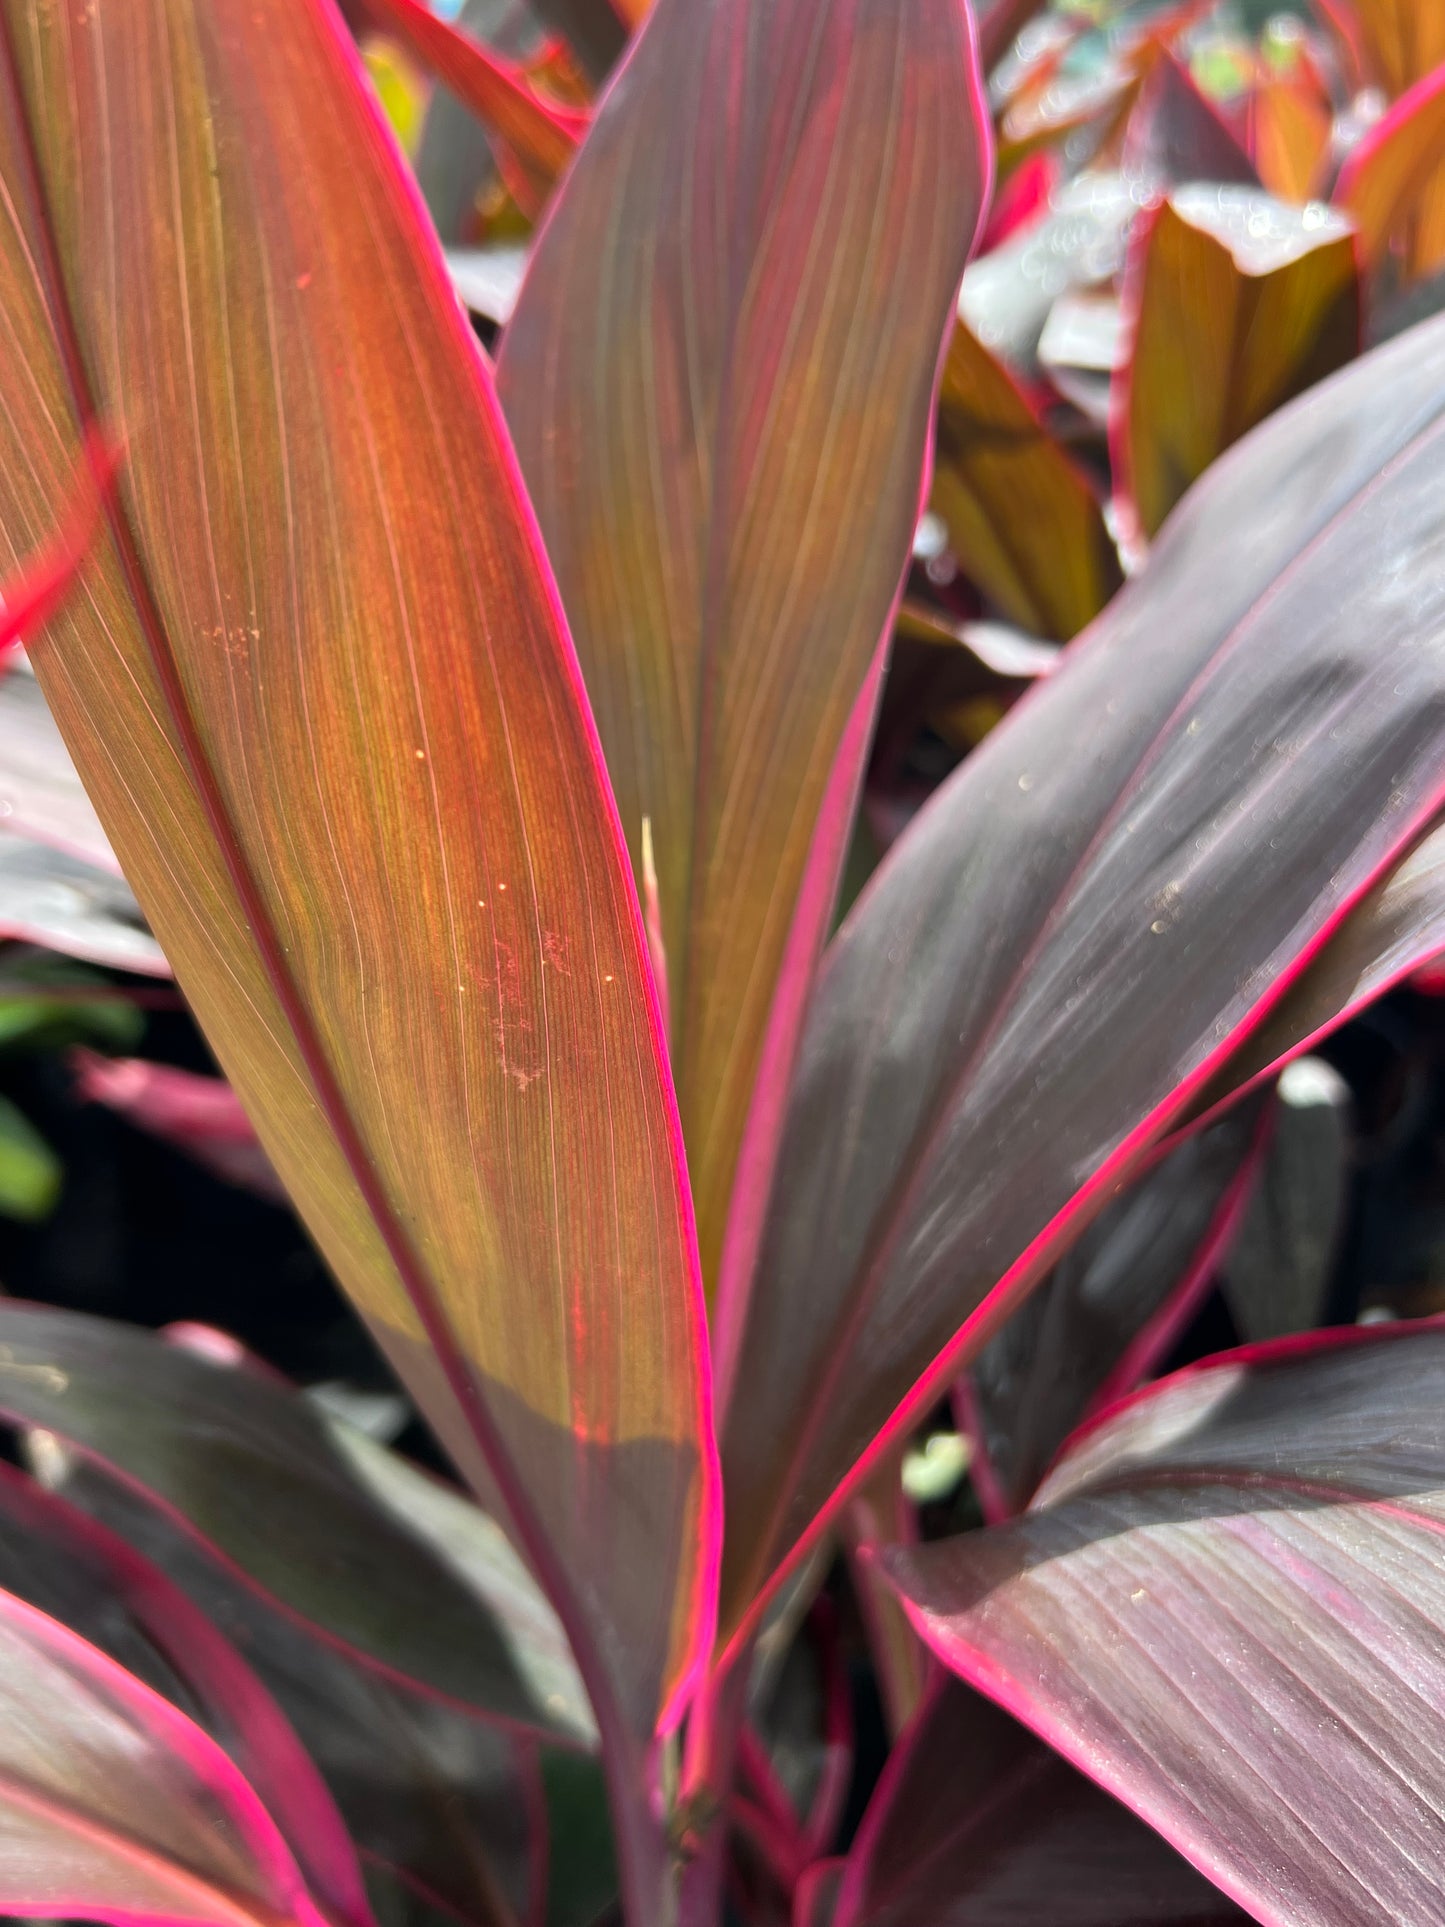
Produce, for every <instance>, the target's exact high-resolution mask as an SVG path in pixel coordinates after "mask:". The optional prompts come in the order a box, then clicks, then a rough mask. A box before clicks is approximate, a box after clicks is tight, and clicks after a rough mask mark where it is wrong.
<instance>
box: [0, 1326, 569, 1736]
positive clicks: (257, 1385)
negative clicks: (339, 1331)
mask: <svg viewBox="0 0 1445 1927" xmlns="http://www.w3.org/2000/svg"><path fill="white" fill-rule="evenodd" d="M0 1412H3V1413H4V1414H5V1415H6V1416H7V1417H8V1418H10V1419H11V1420H13V1421H15V1422H17V1423H20V1424H24V1425H28V1426H36V1427H39V1428H41V1429H42V1430H44V1431H47V1432H53V1433H55V1434H56V1435H57V1436H59V1437H60V1438H62V1439H64V1440H65V1441H66V1442H67V1443H68V1444H70V1445H72V1446H74V1447H75V1448H76V1450H77V1451H79V1452H81V1453H83V1454H84V1455H86V1456H87V1457H88V1458H92V1459H94V1460H96V1461H98V1462H99V1463H100V1464H102V1465H104V1466H106V1467H108V1468H109V1469H110V1470H111V1471H112V1472H114V1473H115V1474H116V1475H117V1476H118V1477H119V1478H121V1479H123V1480H124V1481H125V1482H126V1483H127V1484H128V1485H130V1486H132V1487H134V1488H136V1489H137V1490H139V1491H141V1492H143V1493H144V1494H145V1495H147V1496H148V1497H149V1498H150V1500H151V1501H152V1502H153V1503H154V1504H156V1505H158V1506H160V1507H162V1508H163V1509H164V1510H165V1511H166V1512H167V1513H168V1514H169V1515H170V1516H171V1517H172V1518H174V1519H175V1520H177V1522H178V1523H180V1524H182V1525H184V1526H185V1527H186V1528H187V1529H188V1530H189V1531H190V1532H192V1533H193V1534H194V1535H195V1536H196V1537H197V1538H198V1539H200V1540H201V1541H203V1542H204V1543H205V1544H206V1545H207V1546H209V1547H210V1548H211V1550H212V1552H213V1553H214V1554H215V1555H216V1556H217V1557H218V1558H220V1559H221V1560H222V1561H223V1562H224V1563H225V1564H226V1566H227V1567H228V1568H229V1569H230V1570H232V1571H233V1572H234V1573H235V1574H236V1575H237V1576H238V1577H239V1578H240V1579H242V1580H243V1581H245V1582H246V1583H247V1584H249V1585H251V1586H253V1587H255V1588H256V1589H258V1590H259V1591H260V1592H262V1593H264V1594H265V1595H267V1597H268V1598H269V1599H270V1600H271V1601H272V1602H273V1604H274V1606H275V1607H276V1608H277V1609H279V1610H280V1611H282V1612H284V1613H289V1614H290V1615H291V1616H293V1617H294V1618H296V1619H298V1620H300V1621H302V1622H304V1623H305V1624H306V1625H307V1626H309V1627H310V1628H311V1629H312V1632H313V1634H314V1635H316V1636H319V1637H320V1638H322V1639H327V1640H331V1641H333V1642H335V1643H336V1644H338V1645H340V1646H342V1647H344V1648H346V1649H347V1650H348V1651H349V1652H350V1653H351V1654H352V1655H353V1657H354V1658H355V1659H356V1660H357V1662H358V1663H360V1664H362V1665H369V1666H371V1667H372V1668H373V1669H374V1670H377V1671H379V1672H380V1673H381V1674H383V1675H384V1676H386V1677H393V1678H400V1679H401V1680H402V1681H404V1682H410V1683H411V1684H412V1686H413V1687H414V1689H415V1690H417V1691H423V1692H428V1691H429V1692H431V1693H434V1694H438V1695H441V1696H442V1697H444V1698H446V1699H448V1700H451V1701H454V1702H457V1703H458V1704H460V1705H461V1706H463V1707H465V1708H468V1709H470V1710H471V1712H472V1713H473V1715H474V1716H480V1717H482V1718H491V1719H495V1720H501V1721H503V1722H508V1723H511V1724H514V1725H518V1726H521V1727H522V1728H523V1729H525V1730H527V1731H530V1732H533V1733H537V1734H543V1735H548V1736H550V1737H553V1738H557V1739H561V1740H563V1741H564V1742H566V1741H568V1740H570V1741H571V1742H572V1743H573V1744H576V1743H578V1742H579V1741H581V1742H584V1743H585V1741H586V1740H587V1739H588V1737H589V1735H590V1724H591V1722H590V1717H589V1714H588V1711H587V1706H586V1702H585V1700H584V1699H583V1698H582V1695H581V1692H580V1688H579V1686H578V1683H577V1680H576V1675H575V1673H574V1672H573V1671H572V1668H571V1664H570V1661H569V1659H568V1656H567V1650H566V1644H565V1641H564V1640H563V1638H562V1635H561V1631H560V1628H559V1627H558V1626H557V1623H556V1620H555V1618H554V1617H553V1615H552V1613H551V1611H550V1609H549V1608H548V1607H547V1606H546V1604H545V1602H544V1601H543V1600H542V1599H541V1598H540V1597H539V1595H538V1594H537V1591H536V1588H535V1586H534V1585H533V1584H532V1583H531V1582H530V1581H529V1580H528V1578H527V1576H526V1573H525V1570H524V1569H523V1568H522V1567H521V1565H520V1562H519V1561H518V1560H517V1558H516V1555H515V1554H514V1553H512V1552H511V1550H510V1548H509V1547H508V1545H507V1543H506V1541H505V1539H504V1537H503V1535H502V1534H501V1532H500V1529H499V1528H498V1527H497V1526H496V1525H495V1524H494V1523H493V1522H491V1521H490V1520H488V1519H487V1518H486V1517H485V1515H483V1514H481V1513H479V1512H477V1510H476V1508H475V1507H473V1506H469V1505H468V1504H467V1503H466V1502H465V1501H464V1500H463V1499H462V1498H461V1497H460V1495H459V1494H452V1493H449V1492H447V1491H446V1489H445V1488H443V1487H441V1486H438V1485H437V1484H436V1483H435V1482H434V1481H431V1480H428V1479H426V1478H425V1476H424V1475H423V1474H421V1473H419V1472H414V1471H412V1470H411V1469H410V1468H408V1467H406V1466H405V1465H404V1464H403V1463H402V1462H400V1461H397V1460H395V1458H394V1455H392V1454H390V1453H387V1452H386V1451H385V1449H384V1448H383V1447H381V1446H376V1445H371V1444H370V1443H369V1442H363V1443H361V1444H358V1443H357V1442H356V1440H355V1438H354V1437H353V1435H352V1434H351V1433H350V1432H348V1431H347V1430H346V1429H345V1428H344V1427H342V1426H340V1425H339V1424H337V1423H336V1422H334V1421H330V1420H327V1419H325V1418H324V1417H323V1416H322V1414H321V1412H320V1411H319V1410H318V1408H317V1407H316V1406H314V1405H313V1404H311V1402H310V1401H309V1400H307V1399H305V1398H303V1397H302V1396H301V1395H300V1394H299V1393H297V1392H294V1391H292V1390H291V1388H290V1387H289V1386H287V1385H286V1384H285V1383H284V1382H283V1381H281V1380H278V1379H273V1378H271V1377H269V1376H266V1377H263V1376H261V1375H260V1374H258V1373H255V1372H251V1371H236V1370H228V1369H226V1368H225V1367H223V1366H220V1365H217V1364H214V1363H212V1362H210V1361H209V1360H207V1359H205V1358H203V1357H200V1356H199V1355H198V1354H197V1353H195V1352H194V1351H192V1350H189V1349H182V1348H181V1347H180V1346H177V1345H170V1344H167V1343H165V1342H164V1341H163V1340H162V1339H160V1338H157V1337H155V1336H153V1335H152V1334H150V1333H148V1332H140V1331H137V1330H134V1329H133V1328H131V1327H129V1326H126V1325H117V1324H112V1323H110V1322H109V1321H107V1320H104V1319H98V1318H87V1317H84V1316H82V1315H81V1314H79V1313H77V1312H64V1311H53V1310H51V1309H50V1308H49V1307H46V1306H42V1305H25V1304H20V1303H17V1302H15V1301H12V1300H5V1301H3V1302H0ZM378 1468H379V1469H378ZM387 1480H389V1481H390V1483H389V1485H387V1486H383V1484H382V1481H387ZM398 1491H399V1492H400V1494H401V1495H402V1497H403V1502H402V1503H396V1502H394V1501H393V1500H392V1499H391V1497H390V1495H393V1494H397V1493H398ZM438 1510H440V1511H441V1512H442V1513H443V1514H444V1521H443V1522H442V1523H436V1524H434V1523H433V1521H434V1519H435V1517H436V1513H437V1511H438Z"/></svg>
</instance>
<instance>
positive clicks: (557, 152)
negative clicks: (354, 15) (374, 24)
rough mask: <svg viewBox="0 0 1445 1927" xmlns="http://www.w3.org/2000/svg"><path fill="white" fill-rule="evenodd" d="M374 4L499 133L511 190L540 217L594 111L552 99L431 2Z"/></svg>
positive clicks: (372, 0)
mask: <svg viewBox="0 0 1445 1927" xmlns="http://www.w3.org/2000/svg"><path fill="white" fill-rule="evenodd" d="M366 4H367V6H368V7H369V8H370V9H371V11H372V12H373V13H374V14H375V15H376V17H377V18H378V19H379V20H381V21H383V22H384V23H385V24H386V26H387V27H389V28H390V29H391V30H392V31H393V32H394V33H396V34H397V35H399V36H400V38H401V40H402V41H403V42H404V44H405V45H407V46H409V47H410V48H412V49H413V51H414V52H415V53H416V55H417V56H418V58H419V59H421V60H422V61H423V62H424V63H425V64H426V65H427V66H428V67H430V68H431V69H432V70H433V71H434V72H435V73H436V74H437V75H438V76H439V78H440V79H442V80H443V81H445V82H446V84H447V86H448V87H449V88H450V89H451V91H452V92H453V93H454V94H455V95H456V97H457V98H458V99H459V100H461V101H464V102H465V103H466V105H467V106H468V107H470V108H471V109H472V111H473V112H474V113H475V114H476V115H477V118H478V119H479V120H481V121H482V122H483V124H484V125H485V126H486V127H488V128H490V129H491V130H492V131H493V133H494V135H495V137H496V138H497V141H498V143H499V156H500V158H501V160H502V162H503V164H504V167H505V172H506V176H507V182H508V185H509V186H510V187H511V189H512V191H513V193H514V194H516V196H517V198H518V203H519V205H520V206H521V207H522V208H523V210H524V212H526V213H529V214H535V213H536V212H537V211H538V209H540V208H541V207H542V206H543V204H544V203H545V201H546V198H547V194H548V192H549V190H550V189H551V188H552V187H553V186H554V185H555V184H556V181H557V177H558V176H559V175H560V174H561V173H562V172H563V171H564V170H565V168H566V167H567V166H568V164H569V163H570V161H571V159H572V156H573V154H575V153H576V151H577V143H578V142H579V141H580V140H581V138H582V136H583V134H584V133H585V132H586V130H587V116H586V114H585V113H583V112H580V111H579V110H577V109H575V108H570V107H564V106H562V105H561V104H560V103H558V102H555V101H549V100H547V99H546V98H545V97H544V96H543V95H541V94H539V93H538V92H537V90H536V89H535V88H534V87H533V86H532V84H531V82H530V81H529V80H528V78H527V76H526V74H525V73H523V72H522V70H521V69H520V68H519V67H517V66H516V65H515V63H514V62H512V61H510V60H506V59H504V58H502V56H501V55H499V54H494V53H493V52H492V51H491V49H490V48H489V47H487V46H485V45H484V44H483V43H482V42H481V41H479V40H473V39H472V38H471V37H470V35H468V34H466V33H465V32H463V31H462V30H461V29H460V28H458V27H454V26H452V25H451V23H450V22H449V21H447V20H442V19H439V18H438V16H437V15H436V14H434V13H433V12H432V10H431V8H430V7H428V6H427V5H426V4H425V0H366Z"/></svg>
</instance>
